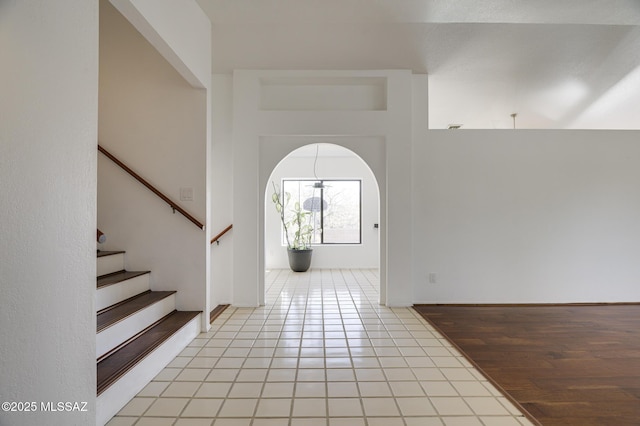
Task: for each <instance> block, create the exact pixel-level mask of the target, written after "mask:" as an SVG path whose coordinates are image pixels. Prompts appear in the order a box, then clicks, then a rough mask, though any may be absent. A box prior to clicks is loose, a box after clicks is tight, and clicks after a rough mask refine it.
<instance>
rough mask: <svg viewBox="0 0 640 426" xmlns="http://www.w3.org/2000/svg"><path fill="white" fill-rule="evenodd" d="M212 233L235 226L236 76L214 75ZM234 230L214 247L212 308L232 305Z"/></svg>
mask: <svg viewBox="0 0 640 426" xmlns="http://www.w3.org/2000/svg"><path fill="white" fill-rule="evenodd" d="M211 84H212V90H211V91H212V97H211V98H212V108H211V115H212V134H213V150H212V155H211V178H210V180H209V185H210V188H211V226H210V230H211V234H212V235H213V236H215V235H217V234H218V232H221V231H222V230H223V229H225V228H226V227H227V226H229V225H231V224H233V179H232V176H233V162H232V158H233V147H232V142H233V139H232V136H231V131H232V129H231V127H232V99H233V77H232V76H231V75H230V74H228V75H223V74H216V75H213V76H212V79H211ZM233 232H234V231H233V229H232V230H231V231H230V233H227V234H225V236H224V237H222V239H221V240H220V244H217V245H216V244H214V245H213V246H212V247H211V281H210V282H211V295H210V297H211V307H212V308H214V307H216V306H217V305H222V304H230V303H231V301H232V284H233V241H234V238H233Z"/></svg>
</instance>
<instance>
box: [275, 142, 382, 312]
mask: <svg viewBox="0 0 640 426" xmlns="http://www.w3.org/2000/svg"><path fill="white" fill-rule="evenodd" d="M274 185H275V188H276V189H278V190H281V191H282V192H287V193H289V194H290V195H291V198H290V200H289V203H290V206H289V207H294V205H295V203H299V206H300V208H301V210H302V211H303V212H305V213H308V217H309V223H310V224H311V225H312V226H313V228H314V231H313V233H312V235H310V240H311V247H312V248H313V257H312V263H311V270H332V269H333V270H336V269H340V270H358V271H365V272H364V273H372V274H374V275H379V271H380V265H381V257H382V256H381V254H382V253H381V239H380V226H379V224H380V189H379V185H378V180H377V179H376V176H375V174H374V172H373V171H372V169H371V168H370V167H369V165H368V164H367V163H366V162H365V161H364V160H363V159H362V158H361V157H360V156H359V155H358V154H356V153H355V152H354V151H352V150H351V149H348V148H345V147H344V146H341V145H339V144H336V143H325V142H321V143H311V144H307V145H303V146H300V147H299V148H295V149H292V150H290V151H289V152H288V154H287V155H285V156H284V158H281V159H280V161H279V162H278V164H277V165H276V166H275V167H273V169H272V171H271V174H270V176H269V178H268V180H267V182H266V186H265V198H264V200H265V205H264V212H265V213H264V269H265V283H268V282H269V279H268V274H270V273H272V271H274V270H276V271H281V270H288V269H289V264H288V257H287V242H286V238H285V237H284V236H283V235H284V233H283V226H282V221H281V217H280V215H279V213H278V211H277V210H276V208H275V205H274V203H273V202H272V194H273V192H274ZM375 281H376V286H377V288H376V292H378V293H381V292H380V290H381V289H380V288H379V282H380V280H379V279H378V280H375ZM267 287H268V285H267V286H265V292H266V291H267ZM381 299H382V297H379V299H378V301H379V302H384V300H381Z"/></svg>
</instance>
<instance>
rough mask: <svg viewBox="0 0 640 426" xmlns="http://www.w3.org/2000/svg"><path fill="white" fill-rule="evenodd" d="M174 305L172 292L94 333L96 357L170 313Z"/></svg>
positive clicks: (174, 296)
mask: <svg viewBox="0 0 640 426" xmlns="http://www.w3.org/2000/svg"><path fill="white" fill-rule="evenodd" d="M175 305H176V295H175V293H174V294H172V295H170V296H167V297H165V298H164V299H162V300H159V301H157V302H156V303H154V304H153V305H150V306H147V307H146V308H144V309H141V310H140V311H138V312H136V313H135V314H133V315H131V316H129V317H127V318H125V319H123V320H122V321H119V322H117V323H116V324H113V325H112V326H110V327H107V328H105V329H104V330H102V331H100V332H99V333H98V334H96V357H97V358H100V357H101V356H102V355H104V354H106V353H107V352H109V351H110V350H112V349H113V348H115V347H117V346H118V345H120V344H121V343H122V342H125V341H127V340H128V339H130V338H131V337H133V336H135V335H136V334H138V333H139V332H140V331H142V330H144V329H145V328H147V327H148V326H150V325H151V324H153V323H155V322H156V321H158V319H160V318H163V317H165V316H166V315H168V314H170V313H171V312H173V311H174V310H175Z"/></svg>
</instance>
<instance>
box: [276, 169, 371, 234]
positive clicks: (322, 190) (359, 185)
mask: <svg viewBox="0 0 640 426" xmlns="http://www.w3.org/2000/svg"><path fill="white" fill-rule="evenodd" d="M286 182H308V183H309V184H313V183H315V182H320V184H321V185H324V184H327V185H330V183H331V182H357V183H358V189H359V194H358V210H359V211H358V242H345V243H340V242H325V241H324V232H320V242H313V241H312V242H311V244H312V245H323V246H348V245H362V179H292V178H282V181H281V188H282V191H283V192H286V187H285V184H286ZM319 190H320V200H324V198H323V197H324V188H319ZM292 195H293V194H292ZM292 198H293V197H292ZM303 202H304V200H300V204H302V203H303ZM320 212H321V214H320V228H321V229H322V230H323V231H324V203H323V202H321V203H320ZM280 234H281V241H282V242H283V245H286V243H285V242H284V241H285V238H284V228H283V227H282V224H280Z"/></svg>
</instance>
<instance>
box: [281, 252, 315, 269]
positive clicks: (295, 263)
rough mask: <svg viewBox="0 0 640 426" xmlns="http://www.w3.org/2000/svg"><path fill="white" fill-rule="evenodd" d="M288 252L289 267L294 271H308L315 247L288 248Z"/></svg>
mask: <svg viewBox="0 0 640 426" xmlns="http://www.w3.org/2000/svg"><path fill="white" fill-rule="evenodd" d="M287 253H288V255H289V267H290V268H291V270H292V271H293V272H307V270H308V269H309V266H311V254H312V253H313V249H306V250H294V249H287Z"/></svg>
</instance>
